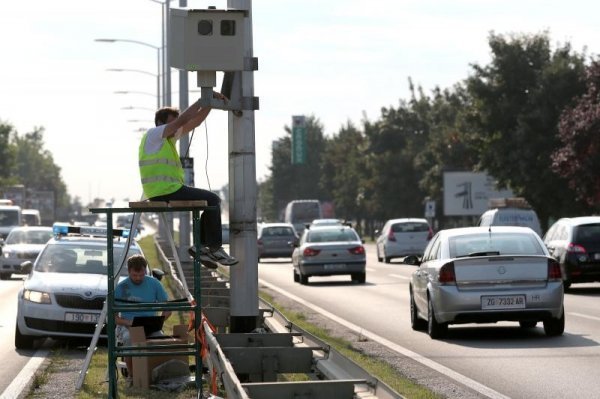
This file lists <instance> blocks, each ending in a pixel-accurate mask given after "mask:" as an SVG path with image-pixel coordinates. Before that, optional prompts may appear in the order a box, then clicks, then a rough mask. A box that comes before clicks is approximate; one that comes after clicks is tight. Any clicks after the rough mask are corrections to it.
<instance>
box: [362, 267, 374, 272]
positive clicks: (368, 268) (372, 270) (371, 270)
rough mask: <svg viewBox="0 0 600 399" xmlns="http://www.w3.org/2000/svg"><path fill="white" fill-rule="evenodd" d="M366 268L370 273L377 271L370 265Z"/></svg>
mask: <svg viewBox="0 0 600 399" xmlns="http://www.w3.org/2000/svg"><path fill="white" fill-rule="evenodd" d="M365 270H366V271H368V272H369V273H373V272H375V270H376V269H371V268H370V267H366V268H365Z"/></svg>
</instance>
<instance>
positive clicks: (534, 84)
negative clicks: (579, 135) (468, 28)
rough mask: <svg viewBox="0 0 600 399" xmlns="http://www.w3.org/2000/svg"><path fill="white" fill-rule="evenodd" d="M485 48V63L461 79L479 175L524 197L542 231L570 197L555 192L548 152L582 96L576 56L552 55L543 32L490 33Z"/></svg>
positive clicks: (570, 203)
mask: <svg viewBox="0 0 600 399" xmlns="http://www.w3.org/2000/svg"><path fill="white" fill-rule="evenodd" d="M489 44H490V48H491V51H492V61H491V63H490V64H489V65H487V66H483V67H482V66H479V65H474V66H473V70H474V73H473V75H472V76H471V77H469V78H468V79H467V80H466V85H467V89H468V92H469V95H470V96H471V98H472V99H471V101H472V106H471V107H470V110H469V112H470V115H469V116H468V118H467V121H468V122H469V123H470V124H471V125H472V131H473V132H476V134H474V135H473V136H472V137H471V140H472V143H471V144H472V145H473V146H474V147H475V148H476V149H477V151H478V154H479V157H480V159H479V163H478V169H480V170H485V171H487V172H489V173H490V174H491V175H492V176H494V177H495V178H497V179H498V181H499V183H500V185H501V186H505V187H510V188H511V189H512V190H513V191H514V192H515V193H516V194H517V195H520V196H524V197H526V198H527V199H528V200H529V202H530V203H531V204H532V205H533V206H534V208H535V209H536V210H537V212H538V214H539V215H540V219H541V221H542V224H543V228H545V227H546V225H547V221H548V218H549V216H551V215H558V214H563V213H566V212H568V211H572V209H573V207H574V193H573V192H570V191H569V190H556V187H567V184H566V181H565V180H564V179H563V178H561V177H560V176H558V175H556V174H555V173H553V172H552V169H551V164H552V159H551V154H552V153H553V152H554V151H555V150H556V149H557V148H558V146H559V145H560V141H559V140H558V120H559V117H560V113H561V111H562V110H563V109H564V108H565V106H567V105H569V104H571V102H572V99H573V98H574V97H575V96H577V95H580V94H581V93H583V90H584V85H583V79H582V76H583V70H584V60H583V56H582V55H579V54H574V53H573V52H572V50H571V48H570V45H568V44H565V45H563V46H561V47H558V48H557V49H556V50H555V51H552V50H551V48H550V40H549V38H548V34H547V33H543V34H537V35H532V36H526V35H513V36H511V37H508V38H506V37H504V36H501V35H495V34H494V33H492V34H491V35H490V38H489Z"/></svg>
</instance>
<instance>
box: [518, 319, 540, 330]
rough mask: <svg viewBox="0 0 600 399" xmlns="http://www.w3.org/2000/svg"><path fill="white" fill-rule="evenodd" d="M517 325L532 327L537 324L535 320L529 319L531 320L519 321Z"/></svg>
mask: <svg viewBox="0 0 600 399" xmlns="http://www.w3.org/2000/svg"><path fill="white" fill-rule="evenodd" d="M519 326H521V328H534V327H535V326H537V321H531V320H525V321H520V322H519Z"/></svg>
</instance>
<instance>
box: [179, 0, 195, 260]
mask: <svg viewBox="0 0 600 399" xmlns="http://www.w3.org/2000/svg"><path fill="white" fill-rule="evenodd" d="M179 7H187V0H179ZM188 106H189V99H188V72H187V71H184V70H180V71H179V109H181V110H184V109H186V108H187V107H188ZM189 143H190V138H189V136H188V135H183V137H181V139H180V140H179V156H180V157H184V156H186V155H187V154H186V152H187V149H188V146H189ZM192 173H193V171H190V170H189V169H185V176H184V179H185V180H184V182H185V184H186V185H189V186H192V185H193V183H194V182H193V181H192ZM190 225H191V220H190V213H189V212H180V213H179V258H181V259H187V257H188V254H187V248H188V247H189V246H190Z"/></svg>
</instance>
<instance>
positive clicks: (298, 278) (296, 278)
mask: <svg viewBox="0 0 600 399" xmlns="http://www.w3.org/2000/svg"><path fill="white" fill-rule="evenodd" d="M293 272H294V283H297V282H298V281H300V277H298V273H296V270H293Z"/></svg>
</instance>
